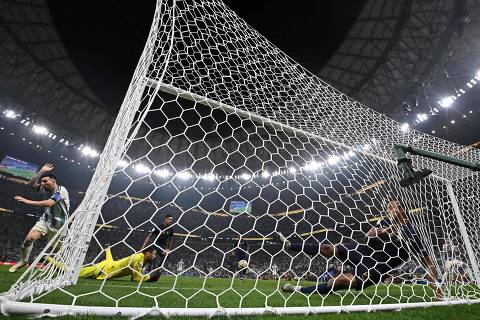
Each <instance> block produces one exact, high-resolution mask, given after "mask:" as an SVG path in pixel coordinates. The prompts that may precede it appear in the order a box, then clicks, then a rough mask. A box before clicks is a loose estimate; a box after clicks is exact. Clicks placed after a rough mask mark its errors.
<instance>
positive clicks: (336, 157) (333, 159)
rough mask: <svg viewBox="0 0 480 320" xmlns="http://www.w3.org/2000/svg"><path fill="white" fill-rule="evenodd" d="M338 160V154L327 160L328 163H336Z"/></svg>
mask: <svg viewBox="0 0 480 320" xmlns="http://www.w3.org/2000/svg"><path fill="white" fill-rule="evenodd" d="M339 161H340V157H339V156H332V157H330V158H328V160H327V162H328V164H329V165H334V164H337V163H338V162H339Z"/></svg>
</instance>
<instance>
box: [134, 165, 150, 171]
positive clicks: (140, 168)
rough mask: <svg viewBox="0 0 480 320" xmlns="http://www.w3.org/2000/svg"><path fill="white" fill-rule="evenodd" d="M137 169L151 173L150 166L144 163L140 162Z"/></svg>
mask: <svg viewBox="0 0 480 320" xmlns="http://www.w3.org/2000/svg"><path fill="white" fill-rule="evenodd" d="M135 171H137V172H138V173H149V172H150V168H149V167H147V166H146V165H144V164H142V163H139V164H137V165H136V166H135Z"/></svg>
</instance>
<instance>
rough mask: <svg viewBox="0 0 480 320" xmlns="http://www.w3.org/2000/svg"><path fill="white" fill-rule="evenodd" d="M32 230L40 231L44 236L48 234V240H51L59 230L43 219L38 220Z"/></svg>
mask: <svg viewBox="0 0 480 320" xmlns="http://www.w3.org/2000/svg"><path fill="white" fill-rule="evenodd" d="M32 230H36V231H38V232H40V233H41V234H42V236H47V237H48V240H51V239H52V238H53V237H54V236H55V235H56V234H57V232H58V230H57V229H55V228H52V226H51V225H50V224H49V223H47V222H46V221H45V220H43V219H40V220H38V221H37V223H35V225H34V226H33V228H32Z"/></svg>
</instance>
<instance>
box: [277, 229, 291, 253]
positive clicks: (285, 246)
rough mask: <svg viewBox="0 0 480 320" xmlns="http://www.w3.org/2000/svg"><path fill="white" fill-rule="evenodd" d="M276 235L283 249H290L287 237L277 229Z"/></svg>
mask: <svg viewBox="0 0 480 320" xmlns="http://www.w3.org/2000/svg"><path fill="white" fill-rule="evenodd" d="M277 236H278V240H279V242H280V243H281V244H282V248H283V249H284V250H290V241H288V240H287V238H286V237H285V236H284V235H283V234H282V233H281V232H279V231H277Z"/></svg>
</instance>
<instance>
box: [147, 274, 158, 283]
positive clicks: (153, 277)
mask: <svg viewBox="0 0 480 320" xmlns="http://www.w3.org/2000/svg"><path fill="white" fill-rule="evenodd" d="M159 278H160V272H159V271H155V272H152V274H151V275H150V279H149V280H148V282H157V281H158V279H159Z"/></svg>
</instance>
